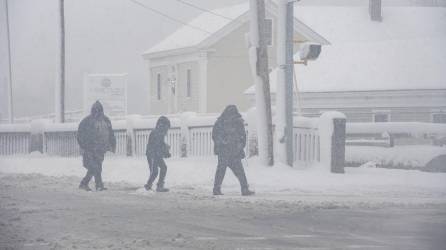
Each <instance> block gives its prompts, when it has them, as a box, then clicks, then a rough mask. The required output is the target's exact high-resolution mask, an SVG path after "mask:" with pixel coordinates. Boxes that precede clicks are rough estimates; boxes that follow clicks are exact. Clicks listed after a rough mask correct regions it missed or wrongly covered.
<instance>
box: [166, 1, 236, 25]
mask: <svg viewBox="0 0 446 250" xmlns="http://www.w3.org/2000/svg"><path fill="white" fill-rule="evenodd" d="M175 1H177V2H180V3H182V4H185V5H187V6H190V7H192V8H195V9H197V10H201V11H204V12H207V13H210V14H212V15H214V16H218V17H221V18H224V19H226V20H229V21H234V19H232V18H230V17H227V16H223V15H220V14H218V13H216V12H213V11H210V10H207V9H204V8H202V7H200V6H197V5H195V4H192V3H189V2H186V1H183V0H175Z"/></svg>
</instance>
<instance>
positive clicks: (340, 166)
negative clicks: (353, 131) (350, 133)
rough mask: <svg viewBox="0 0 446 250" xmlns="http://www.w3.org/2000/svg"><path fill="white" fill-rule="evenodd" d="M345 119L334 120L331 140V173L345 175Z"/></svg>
mask: <svg viewBox="0 0 446 250" xmlns="http://www.w3.org/2000/svg"><path fill="white" fill-rule="evenodd" d="M345 123H346V119H345V118H334V119H333V135H332V138H331V172H332V173H344V172H345V171H344V165H345Z"/></svg>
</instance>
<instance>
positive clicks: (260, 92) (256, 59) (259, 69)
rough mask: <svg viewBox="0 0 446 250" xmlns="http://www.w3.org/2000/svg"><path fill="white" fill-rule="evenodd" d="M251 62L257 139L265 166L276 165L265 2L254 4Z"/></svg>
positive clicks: (251, 3) (255, 1)
mask: <svg viewBox="0 0 446 250" xmlns="http://www.w3.org/2000/svg"><path fill="white" fill-rule="evenodd" d="M249 3H250V16H251V20H250V32H249V38H250V45H249V59H250V63H251V69H252V73H253V78H254V82H255V86H256V108H257V137H258V149H259V157H260V161H261V163H262V164H264V165H266V166H272V165H274V153H273V132H272V127H273V126H272V116H271V93H270V87H269V71H268V50H267V49H268V48H267V41H266V32H265V31H266V28H265V2H264V0H250V2H249Z"/></svg>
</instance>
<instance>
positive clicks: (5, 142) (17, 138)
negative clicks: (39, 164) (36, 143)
mask: <svg viewBox="0 0 446 250" xmlns="http://www.w3.org/2000/svg"><path fill="white" fill-rule="evenodd" d="M30 137H31V133H30V132H0V155H14V154H27V153H29V142H30Z"/></svg>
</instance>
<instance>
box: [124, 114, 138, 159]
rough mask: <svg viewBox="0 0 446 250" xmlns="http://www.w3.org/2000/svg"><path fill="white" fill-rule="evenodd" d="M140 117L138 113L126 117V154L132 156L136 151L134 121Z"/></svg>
mask: <svg viewBox="0 0 446 250" xmlns="http://www.w3.org/2000/svg"><path fill="white" fill-rule="evenodd" d="M138 119H141V117H140V116H139V115H128V116H127V117H126V120H125V121H126V125H127V126H126V131H127V136H126V147H125V150H126V155H127V156H129V157H130V156H133V155H134V154H135V153H136V152H135V151H136V150H135V149H136V140H135V139H136V138H135V123H136V120H138Z"/></svg>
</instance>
